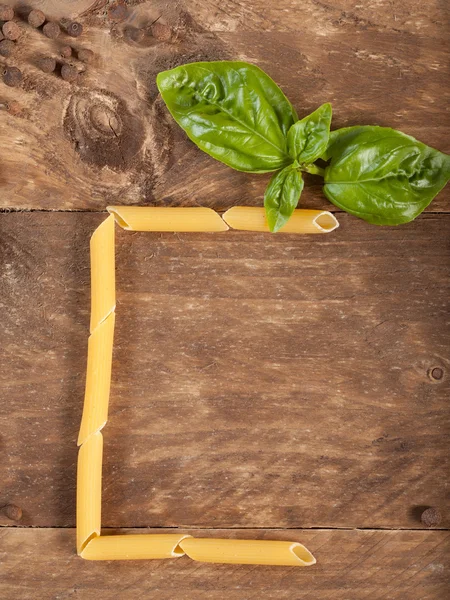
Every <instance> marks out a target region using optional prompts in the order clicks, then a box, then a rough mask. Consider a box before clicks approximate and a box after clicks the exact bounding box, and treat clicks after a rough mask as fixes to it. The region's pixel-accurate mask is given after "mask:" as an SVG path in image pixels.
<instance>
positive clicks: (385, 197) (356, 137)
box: [323, 126, 450, 225]
mask: <svg viewBox="0 0 450 600" xmlns="http://www.w3.org/2000/svg"><path fill="white" fill-rule="evenodd" d="M323 158H326V159H330V158H331V163H330V165H329V166H328V167H327V169H326V170H325V185H324V192H325V195H326V197H327V198H328V199H329V200H330V201H331V202H333V204H335V205H336V206H338V207H339V208H341V209H343V210H345V211H347V212H349V213H351V214H352V215H356V216H357V217H360V218H361V219H364V220H365V221H368V222H369V223H374V224H375V225H399V224H400V223H407V222H408V221H412V220H413V219H415V218H416V217H417V215H419V214H420V213H421V212H422V211H423V210H424V209H425V208H426V207H427V206H428V204H430V202H431V201H432V200H433V198H434V197H435V196H436V194H437V193H438V192H439V191H440V190H441V189H442V188H443V187H444V186H445V184H446V183H447V181H448V180H449V179H450V156H448V155H446V154H443V153H442V152H439V151H438V150H434V149H433V148H430V147H429V146H426V145H425V144H422V143H421V142H419V141H417V140H415V139H414V138H412V137H410V136H408V135H406V134H404V133H401V132H400V131H396V130H395V129H389V128H388V127H372V126H362V127H346V128H345V129H338V130H337V131H333V132H332V133H331V135H330V144H329V146H328V149H327V151H326V152H325V153H324V155H323Z"/></svg>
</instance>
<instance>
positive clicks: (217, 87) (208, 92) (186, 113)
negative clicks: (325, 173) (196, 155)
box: [156, 61, 297, 173]
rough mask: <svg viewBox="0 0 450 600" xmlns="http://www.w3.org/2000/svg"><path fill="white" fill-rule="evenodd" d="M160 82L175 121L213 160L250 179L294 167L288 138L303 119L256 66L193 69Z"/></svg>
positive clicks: (175, 72)
mask: <svg viewBox="0 0 450 600" xmlns="http://www.w3.org/2000/svg"><path fill="white" fill-rule="evenodd" d="M156 82H157V85H158V89H159V91H160V92H161V96H162V98H163V100H164V102H165V103H166V105H167V108H168V109H169V111H170V112H171V114H172V116H173V118H174V119H175V121H176V122H177V123H178V124H179V125H180V126H181V127H182V128H183V129H184V130H185V132H186V133H187V135H188V137H189V138H190V139H191V140H192V141H193V142H194V143H195V144H197V146H198V147H199V148H201V149H202V150H203V151H204V152H206V153H207V154H209V155H211V156H212V157H213V158H216V159H217V160H220V161H221V162H223V163H225V164H226V165H228V166H229V167H232V168H233V169H237V170H238V171H247V172H250V173H265V172H269V171H276V170H277V169H279V168H281V167H284V166H286V165H288V164H290V163H292V159H291V158H290V156H289V153H288V150H287V142H286V136H287V133H288V131H289V128H290V127H291V126H292V125H293V123H294V122H295V121H296V120H297V115H296V113H295V111H294V109H293V108H292V106H291V104H290V102H289V100H288V99H287V98H286V96H285V95H284V94H283V92H282V91H281V90H280V88H279V87H278V86H277V85H276V84H275V83H274V81H272V79H271V78H270V77H269V76H268V75H266V74H265V73H264V72H263V71H261V69H259V68H258V67H256V66H255V65H250V64H248V63H244V62H231V61H221V62H199V63H191V64H187V65H182V66H180V67H176V68H175V69H172V70H170V71H163V72H162V73H159V74H158V76H157V79H156Z"/></svg>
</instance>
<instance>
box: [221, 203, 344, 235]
mask: <svg viewBox="0 0 450 600" xmlns="http://www.w3.org/2000/svg"><path fill="white" fill-rule="evenodd" d="M223 219H224V221H225V222H226V223H227V224H228V225H229V226H230V227H231V228H232V229H241V230H244V231H269V226H268V225H267V221H266V214H265V211H264V208H262V207H255V206H233V208H230V209H229V210H227V212H226V213H225V214H224V215H223ZM338 227H339V223H338V220H337V219H336V217H335V216H334V215H333V214H332V213H330V212H328V211H326V210H307V209H297V210H294V212H293V214H292V216H291V218H290V219H289V221H288V222H287V223H286V225H284V226H283V227H282V228H281V229H280V230H279V231H278V232H277V233H330V232H331V231H334V230H335V229H337V228H338Z"/></svg>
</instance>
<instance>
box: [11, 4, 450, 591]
mask: <svg viewBox="0 0 450 600" xmlns="http://www.w3.org/2000/svg"><path fill="white" fill-rule="evenodd" d="M5 1H6V2H7V3H8V4H12V5H14V6H17V5H18V4H22V5H23V4H26V5H28V6H34V7H39V8H41V9H43V10H44V12H45V13H46V15H47V16H48V17H49V18H54V19H59V18H61V17H70V18H79V19H80V20H81V21H82V23H83V26H84V34H83V35H82V36H81V38H78V39H76V40H75V39H70V38H68V37H67V36H62V37H61V38H60V39H59V40H57V41H50V40H48V39H47V38H45V37H44V36H43V35H42V33H40V32H39V31H34V30H32V29H31V28H29V27H28V26H27V25H26V24H25V22H24V21H22V23H21V26H22V27H23V30H24V32H23V36H22V38H21V40H20V41H19V43H18V44H17V47H16V50H15V53H14V55H13V56H12V57H11V58H9V59H7V60H5V59H4V58H2V57H0V64H2V65H3V64H10V65H14V66H18V67H19V68H20V69H22V71H23V73H24V83H23V85H22V87H21V88H20V89H11V88H7V87H6V86H5V85H3V83H1V81H0V145H1V148H2V151H1V153H0V154H1V156H0V192H1V193H0V211H1V210H2V209H3V210H5V211H8V210H9V209H13V210H17V209H19V210H22V209H25V210H33V211H36V210H37V211H39V210H41V209H43V210H45V211H47V210H50V211H65V210H80V211H99V210H100V211H101V210H103V209H104V207H105V206H106V205H107V204H113V203H118V204H159V205H204V206H212V207H214V208H216V209H218V210H223V209H226V208H228V207H229V206H232V205H234V204H237V203H239V204H251V205H260V204H261V203H262V196H263V192H264V187H265V185H266V182H267V179H268V176H263V175H261V176H256V175H246V174H240V173H237V172H234V171H232V170H230V169H228V168H227V167H224V166H222V165H220V164H219V163H217V162H216V161H214V160H213V159H211V158H209V157H208V156H206V155H204V154H202V153H201V152H200V151H198V150H197V149H196V148H195V147H194V145H193V144H191V143H190V142H189V141H188V140H187V138H186V137H185V135H184V134H183V133H182V132H181V131H180V130H179V128H178V127H177V126H175V125H174V124H173V122H172V120H171V119H170V118H169V117H168V115H167V112H166V111H165V108H164V106H163V105H162V103H161V101H160V99H158V96H157V90H156V87H155V76H156V74H157V72H158V71H160V70H163V69H166V68H171V67H173V66H175V65H178V64H181V63H183V62H191V61H195V60H217V59H242V60H248V61H251V62H255V63H256V64H258V65H259V66H261V67H262V68H263V69H264V70H266V71H267V72H268V73H269V74H270V75H271V76H272V77H273V78H274V79H275V81H276V82H277V83H278V84H280V85H281V87H282V88H283V90H284V91H285V93H286V94H287V95H288V96H289V98H290V99H291V100H292V102H293V104H294V105H295V107H296V109H297V110H298V113H299V115H300V116H303V115H304V114H306V113H308V112H310V111H311V110H313V109H314V108H316V107H317V106H318V105H319V104H321V103H322V102H324V101H331V102H332V104H333V108H334V119H333V127H334V128H337V127H341V126H344V125H352V124H379V125H386V126H392V127H395V128H398V129H400V130H402V131H405V132H406V133H409V134H411V135H413V136H415V137H417V138H418V139H420V140H422V141H423V142H425V143H427V144H429V145H431V146H434V147H436V148H438V149H439V150H442V151H444V152H449V151H450V146H449V139H450V136H449V131H450V118H449V116H448V115H449V113H448V111H445V107H446V106H447V105H448V103H449V95H450V91H449V90H450V88H449V85H448V81H449V80H450V79H449V76H450V69H449V63H448V51H449V49H450V38H449V36H448V31H449V30H448V24H449V22H450V4H449V3H447V2H442V1H441V0H429V1H428V2H423V1H422V0H368V1H367V2H361V3H354V2H353V1H352V0H333V2H328V1H326V0H302V1H301V2H300V1H299V0H279V1H277V2H272V3H270V2H267V1H266V0H251V1H245V0H184V1H183V2H180V1H177V2H167V1H165V0H152V1H139V0H133V1H130V2H127V5H128V13H127V16H126V18H125V19H124V20H119V19H118V18H117V14H118V13H117V12H116V11H115V7H116V5H117V2H116V1H113V0H30V1H27V2H15V1H14V0H3V2H5ZM119 12H120V11H119ZM155 19H159V20H160V22H161V23H165V24H167V25H169V26H170V27H171V29H172V32H173V33H174V38H176V39H173V40H172V41H171V42H170V43H168V42H161V41H158V40H156V39H155V38H154V37H152V35H151V31H150V29H149V25H150V24H151V22H152V21H154V20H155ZM140 28H143V29H144V32H145V35H144V36H143V38H142V40H141V41H139V42H135V41H133V39H132V36H133V33H135V32H136V29H140ZM67 43H71V45H72V46H73V48H74V49H75V53H74V58H73V62H74V64H76V65H77V67H78V68H79V69H85V67H84V66H83V65H82V63H81V62H80V61H78V60H77V59H76V50H77V49H79V48H92V49H93V50H94V52H95V60H94V62H93V63H92V64H91V65H88V67H87V68H86V69H85V72H84V73H82V74H81V75H80V78H79V81H78V83H77V84H75V85H70V84H68V83H65V82H64V81H62V80H61V78H60V77H59V76H58V75H45V74H44V73H42V72H41V71H40V70H39V69H38V67H37V65H36V63H37V60H38V58H39V57H41V56H42V55H52V56H55V57H59V53H60V50H61V47H62V46H63V45H65V44H67ZM449 198H450V195H449V191H448V190H444V191H443V192H441V194H439V196H438V197H437V198H436V199H435V200H434V201H433V203H432V204H431V205H430V206H429V207H428V209H427V211H426V212H427V213H429V214H428V215H425V216H423V217H421V218H419V219H418V220H417V221H416V222H414V223H412V224H410V225H407V226H403V227H399V228H376V227H371V226H369V225H367V224H365V223H363V222H361V221H358V220H357V219H354V218H351V217H349V216H348V215H342V214H341V213H339V214H338V215H337V216H338V219H339V220H340V222H341V228H340V229H338V230H337V231H336V232H335V233H334V234H332V235H330V236H323V237H320V236H315V237H301V236H298V237H297V236H275V237H273V236H265V235H259V234H247V233H238V232H229V233H226V234H223V235H221V234H220V235H214V236H212V235H185V234H179V235H169V234H164V235H159V234H130V233H125V232H118V239H117V261H118V262H117V276H118V280H117V288H118V289H117V291H118V308H117V317H118V321H117V330H116V340H115V351H114V365H113V388H112V399H111V410H110V419H109V422H108V424H107V426H106V428H105V430H104V435H105V464H104V481H103V488H104V489H103V524H104V526H105V527H106V528H109V529H110V528H113V527H132V528H138V527H143V526H153V527H158V528H160V527H172V528H173V527H183V526H184V527H186V528H189V532H190V533H193V534H196V535H202V536H223V537H234V536H236V537H241V538H243V537H249V538H256V537H265V538H267V539H293V540H298V541H301V542H303V543H305V544H306V545H307V546H308V547H309V548H310V549H311V550H312V551H313V553H314V554H315V555H316V557H317V559H318V564H317V565H316V566H315V567H313V568H308V569H283V568H267V567H263V568H259V567H245V566H233V567H230V566H226V565H204V564H199V563H194V562H191V561H190V560H189V559H187V558H183V559H180V560H177V561H167V562H166V561H155V562H151V561H142V562H132V563H124V562H119V563H87V562H84V561H82V560H81V559H78V558H77V557H76V556H75V550H74V545H75V540H74V538H75V534H74V531H73V530H72V529H70V528H71V527H73V526H74V524H75V468H76V457H77V451H76V446H75V442H76V437H77V431H78V427H79V420H80V416H81V406H82V398H83V388H84V374H85V365H86V347H87V335H88V322H89V254H88V248H89V246H88V240H89V236H90V234H91V233H92V231H93V230H94V229H95V227H96V226H97V225H98V224H99V223H100V222H101V220H102V219H103V218H104V216H105V215H104V214H101V215H100V214H93V213H88V212H84V213H63V212H60V213H58V212H56V213H55V214H53V213H45V212H43V213H39V212H33V213H31V214H28V213H25V214H24V213H14V214H6V213H2V214H0V310H1V311H2V319H1V321H0V360H1V364H2V366H3V368H2V369H0V507H1V506H2V505H3V504H6V503H8V502H13V503H16V504H17V505H19V506H20V507H21V508H22V509H23V518H22V520H21V521H20V523H19V524H20V525H21V527H16V526H14V524H13V522H12V521H10V520H8V519H7V518H6V516H5V515H4V514H3V513H2V511H1V510H0V526H2V527H1V528H0V597H1V598H5V599H6V598H7V599H8V600H10V599H11V600H22V599H24V600H25V599H26V600H28V599H31V598H33V599H34V598H39V599H40V600H41V599H42V600H47V599H48V600H50V599H51V600H63V599H64V600H66V599H68V598H72V597H75V596H76V597H77V598H80V599H85V598H86V599H87V598H92V597H96V598H99V600H108V599H113V598H114V600H115V599H116V598H120V600H127V599H128V598H133V600H134V599H135V598H141V597H142V598H144V597H145V598H147V597H152V598H156V599H157V600H166V599H167V600H173V599H174V598H177V600H183V599H186V600H188V599H189V600H191V599H192V598H195V599H199V600H202V599H203V598H204V599H206V598H208V600H209V599H212V600H214V599H217V600H219V599H220V600H222V599H223V598H225V597H227V598H230V599H231V600H234V599H240V600H251V599H252V598H261V597H264V598H269V599H270V598H273V599H277V600H278V599H281V600H282V599H283V598H286V599H287V598H294V599H297V598H301V599H302V600H317V599H320V600H328V599H329V600H350V599H351V600H360V599H361V600H362V599H363V598H364V600H405V599H406V598H407V599H408V600H443V599H444V598H447V597H448V596H449V594H450V585H449V580H450V578H449V575H448V568H449V565H448V562H449V555H450V548H449V534H448V531H447V530H445V531H444V529H448V527H449V525H450V520H449V519H450V517H449V515H448V513H445V507H446V504H447V502H448V484H447V480H448V473H449V456H448V450H447V449H448V443H449V436H450V415H449V411H448V392H449V381H450V380H449V366H450V365H449V347H450V340H449V335H448V329H446V326H447V321H448V281H449V279H448V274H449V266H450V258H449V254H448V233H449V229H450V215H446V214H436V213H448V212H449V206H450V203H449V202H448V200H449ZM302 206H304V207H321V208H322V207H324V208H325V207H326V208H328V209H331V210H334V207H333V206H332V205H330V204H329V203H328V202H327V201H326V199H324V198H323V195H322V192H321V189H320V179H318V178H315V177H312V176H309V177H308V178H307V181H306V186H305V190H304V192H303V195H302ZM431 505H432V506H437V507H439V508H440V509H441V511H442V512H443V521H442V523H441V524H440V525H439V527H440V528H442V529H443V530H442V531H424V530H423V529H422V530H420V529H421V528H423V527H424V526H423V525H422V524H421V522H420V520H419V517H420V514H421V512H422V510H423V508H425V507H427V506H431ZM202 527H203V528H207V529H198V528H202ZM221 527H225V528H226V529H224V530H222V529H220V528H221ZM239 528H245V529H239ZM317 528H318V529H317ZM322 528H330V529H322ZM339 528H345V529H342V530H340V529H339ZM354 528H383V529H391V530H390V531H389V530H374V529H354ZM395 529H401V530H402V531H395ZM107 530H108V529H107ZM135 530H136V529H133V531H135ZM172 530H173V529H171V531H172ZM155 531H157V532H161V531H162V530H161V529H157V530H155Z"/></svg>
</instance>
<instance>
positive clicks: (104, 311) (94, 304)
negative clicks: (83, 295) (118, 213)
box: [90, 215, 116, 332]
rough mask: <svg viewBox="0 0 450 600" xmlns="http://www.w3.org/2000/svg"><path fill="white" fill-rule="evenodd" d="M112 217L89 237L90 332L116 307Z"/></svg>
mask: <svg viewBox="0 0 450 600" xmlns="http://www.w3.org/2000/svg"><path fill="white" fill-rule="evenodd" d="M114 244H115V241H114V217H113V216H112V215H111V216H110V217H108V218H107V219H106V220H105V221H103V223H102V224H101V225H100V226H99V227H97V229H96V230H95V231H94V233H93V234H92V237H91V328H90V329H91V332H92V331H94V329H95V328H96V327H97V326H98V325H99V324H100V323H101V322H102V321H104V320H105V319H106V317H107V316H108V315H109V314H111V313H112V312H113V311H114V309H115V307H116V281H115V269H116V268H115V256H114V253H115V249H114Z"/></svg>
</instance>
